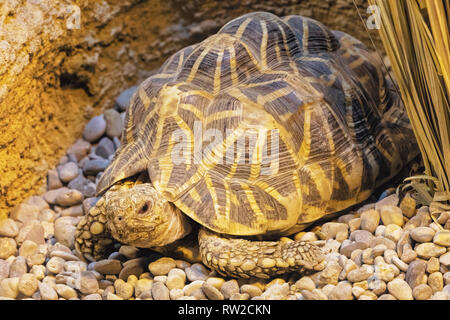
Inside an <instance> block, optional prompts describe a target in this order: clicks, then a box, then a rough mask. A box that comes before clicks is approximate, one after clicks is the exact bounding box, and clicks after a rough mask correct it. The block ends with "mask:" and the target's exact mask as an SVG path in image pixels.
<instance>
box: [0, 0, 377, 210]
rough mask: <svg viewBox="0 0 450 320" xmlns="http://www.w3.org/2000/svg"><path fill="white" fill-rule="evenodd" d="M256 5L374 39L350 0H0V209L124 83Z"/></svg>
mask: <svg viewBox="0 0 450 320" xmlns="http://www.w3.org/2000/svg"><path fill="white" fill-rule="evenodd" d="M356 2H357V4H358V5H359V7H360V9H361V13H362V14H363V15H364V16H365V17H367V16H368V14H367V13H366V10H367V7H368V4H367V1H363V0H358V1H356ZM252 11H269V12H272V13H275V14H277V15H279V16H283V15H289V14H299V15H304V16H308V17H311V18H314V19H317V20H319V21H321V22H323V23H324V24H326V25H327V26H328V27H330V28H332V29H337V30H342V31H345V32H348V33H350V34H351V35H353V36H355V37H357V38H359V39H360V40H362V41H363V42H365V43H366V44H368V45H369V46H370V39H369V35H368V33H367V32H366V30H365V28H364V26H363V24H362V22H361V21H360V18H359V16H358V14H357V11H356V10H355V7H354V5H353V1H352V0H270V1H266V0H245V1H237V0H228V1H222V0H205V1H200V0H99V1H90V0H89V1H88V0H2V1H0V218H1V217H2V216H3V217H4V216H6V215H7V214H8V212H9V211H10V209H11V208H12V207H13V206H14V205H15V204H17V203H19V202H20V201H22V200H23V199H25V198H26V197H27V196H30V195H32V194H35V193H38V192H40V191H42V190H44V189H43V188H44V187H45V182H46V172H47V170H48V169H49V168H51V167H54V166H55V165H56V164H57V162H58V159H59V158H60V157H61V156H62V155H64V153H65V151H66V149H67V147H68V146H70V145H71V144H72V143H73V142H74V141H75V140H76V139H77V138H79V137H80V136H81V132H82V129H83V127H84V125H85V124H86V122H87V120H88V119H90V118H91V117H92V116H94V115H97V114H99V113H101V111H102V110H104V109H105V108H111V107H113V105H114V100H115V98H116V97H117V95H118V94H119V93H120V92H121V91H122V90H124V89H126V88H128V87H130V86H132V85H135V84H137V83H139V82H141V81H142V80H144V79H145V78H146V77H148V76H149V75H150V74H151V71H152V70H154V69H155V68H157V67H158V66H159V65H160V64H161V63H162V62H163V61H164V60H165V59H166V58H168V57H169V56H170V55H171V54H172V53H174V52H176V51H177V50H179V49H181V48H182V47H184V46H186V45H189V44H192V43H195V42H198V41H201V40H202V39H204V38H205V37H207V36H208V35H210V34H212V33H214V32H216V31H217V30H218V29H219V28H220V27H221V26H222V25H223V24H225V23H226V22H227V21H229V20H231V19H233V18H235V17H237V16H239V15H242V14H244V13H247V12H252ZM370 35H371V36H372V37H373V38H374V41H375V43H376V45H377V47H378V48H379V49H381V44H380V42H379V39H378V34H377V31H376V30H372V31H370Z"/></svg>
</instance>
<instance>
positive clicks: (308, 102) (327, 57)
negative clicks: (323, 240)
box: [98, 12, 418, 235]
mask: <svg viewBox="0 0 450 320" xmlns="http://www.w3.org/2000/svg"><path fill="white" fill-rule="evenodd" d="M392 88H393V87H392V84H391V83H390V82H389V81H388V80H386V75H385V74H384V73H383V71H382V69H381V67H380V65H379V64H378V63H377V62H376V60H374V57H373V56H372V54H371V53H370V52H369V51H368V49H367V48H366V47H365V46H364V45H363V44H362V43H361V42H359V41H358V40H356V39H354V38H352V37H351V36H349V35H347V34H345V33H342V32H336V31H331V30H329V29H327V28H326V27H325V26H324V25H323V24H321V23H319V22H317V21H315V20H312V19H309V18H304V17H300V16H288V17H284V18H278V17H277V16H275V15H273V14H269V13H263V12H257V13H251V14H247V15H244V16H242V17H239V18H237V19H235V20H233V21H231V22H229V23H227V24H226V25H225V26H224V27H223V28H222V29H221V30H220V31H219V32H218V33H217V34H215V35H213V36H211V37H209V38H207V39H206V40H204V41H202V42H201V43H199V44H196V45H193V46H190V47H187V48H185V49H183V50H181V51H179V52H177V53H176V54H174V55H173V56H172V57H170V58H169V59H168V60H167V62H166V63H165V64H164V65H163V66H162V67H161V68H160V70H159V72H158V73H156V74H155V75H153V76H152V77H150V78H149V79H147V80H146V81H144V83H142V84H141V86H140V89H139V90H138V92H137V93H136V94H135V96H134V97H133V100H132V103H131V104H130V107H129V108H128V111H127V119H126V129H125V131H124V134H123V135H122V147H121V149H120V150H119V151H118V153H117V155H116V157H115V159H114V160H113V162H112V164H111V165H110V166H109V167H108V168H107V170H106V171H105V173H104V175H103V176H102V178H101V180H100V182H99V184H98V192H100V193H101V192H103V191H105V190H106V189H108V188H109V187H110V186H111V185H113V184H114V183H115V182H117V181H119V180H121V179H124V178H126V177H129V176H130V175H133V174H136V173H137V172H139V171H142V170H145V169H147V170H148V173H149V177H150V180H151V182H152V184H153V185H154V186H155V188H156V189H157V190H158V191H159V192H160V193H161V194H162V195H163V196H164V197H166V198H167V200H169V201H171V202H173V203H174V204H175V205H176V206H177V207H178V208H180V209H181V210H182V211H183V212H184V213H185V214H187V215H188V216H190V217H191V218H192V219H194V220H195V221H197V222H198V223H200V224H201V225H203V226H205V227H207V228H209V229H211V230H213V231H216V232H219V233H224V234H232V235H272V234H290V233H293V232H295V231H298V230H300V229H301V228H303V227H304V226H305V225H306V224H308V223H311V222H313V221H315V220H317V219H319V218H321V217H322V216H325V215H328V214H331V213H334V212H337V211H340V210H343V209H345V208H348V207H349V206H351V205H353V204H356V203H357V202H360V201H363V200H365V199H366V198H367V197H368V196H369V195H370V193H371V192H372V191H373V190H374V188H375V187H376V186H378V185H379V184H381V183H382V182H384V181H386V180H387V179H389V178H390V177H392V176H393V175H394V174H396V173H397V172H398V171H399V169H400V168H399V167H398V166H397V165H396V164H398V163H400V164H401V165H400V167H401V166H402V165H405V164H406V163H407V162H408V161H410V160H411V158H413V157H414V156H415V155H417V154H418V149H417V146H416V144H415V140H414V135H413V133H412V130H411V128H410V126H409V122H408V119H407V115H406V112H405V110H404V108H403V105H402V103H401V100H400V99H399V97H398V96H397V93H396V92H395V91H394V90H392ZM199 137H200V139H199ZM400 151H401V154H399V152H400Z"/></svg>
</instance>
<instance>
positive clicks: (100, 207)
mask: <svg viewBox="0 0 450 320" xmlns="http://www.w3.org/2000/svg"><path fill="white" fill-rule="evenodd" d="M104 205H105V199H104V198H103V197H102V198H100V199H99V200H98V201H97V203H96V204H95V206H93V207H92V208H91V209H90V210H89V212H88V213H87V214H86V215H85V216H84V217H83V218H81V221H80V223H79V224H78V226H77V229H76V232H75V249H76V250H77V252H78V253H79V254H80V255H81V256H83V257H85V258H86V259H87V260H89V261H96V260H100V259H102V258H104V257H106V256H108V255H109V254H110V253H112V252H113V251H114V242H115V241H114V239H113V237H112V236H111V234H110V233H109V231H108V228H107V226H106V221H107V220H106V215H105V212H106V210H105V209H104Z"/></svg>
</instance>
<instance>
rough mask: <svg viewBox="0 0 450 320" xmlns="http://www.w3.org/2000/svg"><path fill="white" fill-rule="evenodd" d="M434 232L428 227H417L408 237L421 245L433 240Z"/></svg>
mask: <svg viewBox="0 0 450 320" xmlns="http://www.w3.org/2000/svg"><path fill="white" fill-rule="evenodd" d="M435 233H436V232H435V231H434V230H433V229H431V228H429V227H417V228H414V229H412V230H411V231H410V236H411V238H412V239H413V240H414V241H417V242H420V243H423V242H430V241H432V240H433V237H434V235H435Z"/></svg>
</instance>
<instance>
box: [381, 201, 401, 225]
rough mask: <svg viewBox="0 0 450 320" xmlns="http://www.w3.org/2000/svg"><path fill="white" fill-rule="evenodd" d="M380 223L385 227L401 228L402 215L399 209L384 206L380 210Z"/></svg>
mask: <svg viewBox="0 0 450 320" xmlns="http://www.w3.org/2000/svg"><path fill="white" fill-rule="evenodd" d="M380 217H381V221H382V222H383V224H384V225H385V226H387V225H390V224H396V225H398V226H400V227H401V226H403V223H404V222H403V214H402V210H401V209H400V208H399V207H396V206H392V205H386V206H383V207H382V208H381V210H380Z"/></svg>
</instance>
